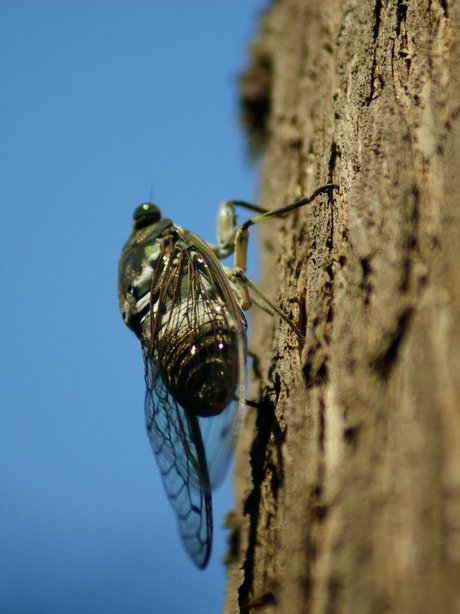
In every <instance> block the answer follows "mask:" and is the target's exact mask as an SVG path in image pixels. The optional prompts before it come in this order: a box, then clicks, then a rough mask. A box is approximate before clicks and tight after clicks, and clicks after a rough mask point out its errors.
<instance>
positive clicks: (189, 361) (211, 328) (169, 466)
mask: <svg viewBox="0 0 460 614" xmlns="http://www.w3.org/2000/svg"><path fill="white" fill-rule="evenodd" d="M134 219H135V223H134V228H133V232H132V234H131V236H130V238H129V239H128V242H127V244H126V246H125V248H124V250H123V253H122V257H121V261H120V270H119V300H120V309H121V312H122V315H123V318H124V320H125V322H126V324H127V325H128V326H129V327H130V328H132V330H133V331H134V332H135V333H136V335H137V336H138V337H139V339H140V340H141V344H142V349H143V353H144V360H145V364H146V372H145V378H146V386H147V392H146V401H145V412H146V421H147V430H148V434H149V437H150V441H151V444H152V447H153V449H154V452H155V455H156V458H157V462H158V465H159V467H160V470H161V472H162V475H163V481H164V484H165V488H166V491H167V493H168V496H169V499H170V501H171V504H172V506H173V508H174V510H175V512H176V514H177V518H178V522H179V526H180V531H181V535H182V538H183V541H184V543H185V546H186V548H187V550H188V551H189V553H190V554H191V556H192V558H193V559H194V560H195V562H196V563H197V564H198V565H199V566H200V567H203V566H204V565H205V564H206V562H207V559H208V556H209V550H210V546H211V539H212V518H211V494H210V491H211V487H212V486H214V485H215V484H216V483H217V482H218V481H219V479H220V478H221V477H222V474H223V471H224V468H225V465H226V462H227V460H228V458H229V454H230V452H231V449H232V447H233V444H234V436H235V423H236V416H237V413H238V408H242V406H243V403H244V396H243V395H244V363H245V351H246V347H245V345H246V337H245V327H246V323H245V318H244V315H243V313H242V311H241V309H240V307H239V304H238V300H237V297H236V295H235V289H234V288H233V286H232V285H231V283H230V282H229V280H228V278H227V276H226V274H225V272H224V269H223V268H222V266H221V265H220V264H219V261H218V259H217V258H216V256H215V255H214V253H213V251H212V249H211V248H210V247H209V246H208V245H207V244H206V243H204V242H203V241H201V239H199V238H198V237H197V236H196V235H194V234H193V233H191V232H189V231H186V230H183V229H182V228H179V227H177V226H175V225H174V224H173V223H172V222H171V221H170V220H167V219H165V218H162V217H161V214H160V211H159V210H158V208H157V207H155V206H154V205H151V204H145V205H141V206H140V207H138V209H136V211H135V215H134Z"/></svg>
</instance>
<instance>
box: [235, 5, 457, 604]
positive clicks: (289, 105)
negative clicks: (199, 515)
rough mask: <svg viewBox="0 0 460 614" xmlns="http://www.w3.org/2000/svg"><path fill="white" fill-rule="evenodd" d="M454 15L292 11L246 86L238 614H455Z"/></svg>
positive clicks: (332, 8) (263, 38)
mask: <svg viewBox="0 0 460 614" xmlns="http://www.w3.org/2000/svg"><path fill="white" fill-rule="evenodd" d="M459 21H460V15H459V7H458V4H455V3H454V2H448V1H447V0H444V1H439V0H430V1H429V0H425V1H421V2H415V1H412V0H399V1H398V0H387V1H386V2H383V1H380V0H373V1H370V0H366V1H361V0H359V1H358V0H354V1H345V0H342V1H340V0H322V2H318V1H317V0H309V1H308V2H307V1H305V0H279V1H278V2H276V3H275V4H274V6H273V7H272V9H271V10H270V11H269V12H268V13H267V14H266V15H265V16H264V17H263V20H262V23H261V30H260V32H259V34H258V35H257V38H256V40H255V43H254V52H253V63H252V65H251V66H250V68H249V69H248V71H247V73H246V75H245V77H244V78H243V81H242V89H241V91H242V96H243V109H244V110H245V121H246V124H247V125H248V128H249V134H250V135H251V138H252V145H253V149H257V148H258V147H260V146H261V145H263V147H264V161H263V171H262V179H261V202H260V204H261V205H262V206H264V207H267V208H275V207H278V206H281V205H282V204H285V203H287V202H289V201H290V200H292V199H293V198H294V197H297V196H299V195H301V194H302V195H304V194H305V195H306V194H309V193H311V192H312V191H313V190H314V189H315V188H316V187H318V186H319V185H321V184H324V183H326V182H329V181H334V182H335V183H338V184H339V185H340V191H339V192H335V193H334V194H333V195H332V198H328V197H327V196H323V197H320V198H319V199H318V200H317V201H316V202H315V203H313V204H312V205H310V206H308V207H306V208H305V209H303V210H299V211H298V212H296V213H294V214H292V215H290V216H288V217H286V218H285V219H283V220H281V221H277V222H273V223H272V222H267V223H266V224H265V225H261V228H260V232H259V234H260V237H261V243H262V250H263V255H264V256H263V257H264V261H263V268H262V272H261V280H260V285H261V287H263V289H264V290H265V291H266V292H267V293H268V294H270V295H271V296H273V297H274V298H277V299H278V300H279V303H280V305H281V306H282V307H283V308H284V309H285V310H286V311H288V312H289V313H291V315H292V317H293V319H294V320H295V321H296V323H298V325H299V326H301V327H303V329H304V330H305V331H306V338H307V341H306V343H305V345H304V346H303V347H302V346H301V344H300V343H299V340H298V339H297V338H296V337H295V335H294V334H293V333H292V332H291V331H290V330H289V329H288V327H287V326H286V325H285V324H284V323H279V322H278V320H277V319H276V318H270V317H269V316H267V315H265V314H263V313H260V312H258V313H257V314H255V315H254V316H253V321H254V326H253V329H254V331H255V334H254V337H253V339H252V341H251V346H252V349H253V350H254V351H255V353H256V355H257V357H258V358H257V361H256V363H255V371H256V376H255V378H254V383H253V385H252V390H251V393H252V395H253V396H254V397H257V398H258V399H259V402H260V407H259V408H258V409H257V410H255V409H250V410H248V415H247V425H246V427H245V428H243V432H242V435H241V439H240V442H239V449H238V451H237V469H236V486H235V488H236V498H237V508H236V510H235V513H234V515H233V519H232V522H233V545H234V548H233V550H232V552H231V555H229V561H228V590H227V602H226V609H225V611H226V612H227V613H232V614H233V613H234V612H258V613H259V612H264V613H265V612H267V613H268V612H276V613H286V614H293V613H297V612H328V613H332V612H344V613H353V614H356V613H361V612H369V613H375V612H384V611H385V612H397V613H398V614H399V613H405V612H408V613H409V612H411V613H412V612H414V613H415V612H417V614H419V613H420V612H427V613H428V612H429V613H434V612H436V613H437V612H449V613H450V612H460V207H459V206H458V202H457V201H458V200H459V198H460V197H459V194H460V168H459V161H460V147H459V146H460V118H459V109H460V61H459V60H460V51H459V44H458V41H457V40H456V39H455V38H454V34H455V35H458V32H459Z"/></svg>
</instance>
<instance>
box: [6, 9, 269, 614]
mask: <svg viewBox="0 0 460 614" xmlns="http://www.w3.org/2000/svg"><path fill="white" fill-rule="evenodd" d="M265 4H266V2H265V0H238V1H233V2H223V1H221V2H219V1H216V0H200V1H199V2H187V1H186V0H181V1H179V0H168V1H167V0H145V1H141V0H134V1H132V2H128V1H126V0H125V1H124V2H120V1H114V0H112V1H110V2H109V1H107V0H106V1H94V0H93V1H89V0H83V1H82V0H80V1H79V2H76V1H73V2H71V1H70V0H69V1H64V0H62V1H58V0H56V1H54V2H51V1H49V0H48V1H39V0H29V1H27V2H26V1H24V0H10V1H9V2H8V1H3V2H1V3H0V46H1V50H0V74H1V82H2V94H1V98H0V113H1V124H2V128H1V138H0V161H1V164H0V168H1V182H0V209H1V226H0V233H1V237H0V244H1V249H2V257H1V260H0V267H1V271H0V279H1V280H2V286H3V292H2V306H1V313H2V317H1V344H2V358H1V362H2V368H1V374H2V375H1V380H0V381H1V387H0V402H1V409H0V412H1V414H0V418H1V420H0V486H1V495H0V611H1V612H5V613H8V614H12V613H18V614H19V613H20V614H32V613H33V614H38V613H39V614H49V613H78V614H81V613H86V612H91V613H92V612H98V613H105V612H107V613H111V614H117V613H119V612H120V613H122V612H123V613H128V612H129V613H131V612H133V613H135V614H142V613H144V612H145V613H147V612H149V613H150V612H152V613H155V614H162V613H163V612H167V613H169V614H173V613H176V612H177V613H180V612H187V613H189V612H194V613H197V614H200V613H208V612H209V613H214V612H220V610H221V607H222V604H223V592H224V568H223V567H222V565H221V558H222V556H223V554H224V551H225V540H226V536H227V535H226V532H225V531H224V530H223V529H221V528H220V525H221V523H222V519H223V517H224V515H225V513H226V512H227V511H228V509H229V508H230V507H231V498H230V497H231V494H230V490H231V486H230V482H229V481H227V483H226V484H225V485H224V487H223V489H221V490H220V491H218V492H217V495H216V496H215V498H214V503H215V514H214V520H215V527H216V537H215V543H214V549H213V554H212V560H211V563H210V566H209V568H208V569H207V570H206V571H204V572H200V571H198V570H196V569H195V568H194V566H193V564H192V563H191V561H190V560H189V559H188V557H187V555H186V553H185V552H184V550H183V548H182V545H181V543H180V540H179V537H178V534H177V530H176V522H175V518H174V515H173V512H172V510H171V509H170V507H169V505H168V503H167V501H166V498H165V495H164V493H163V489H162V485H161V482H160V478H159V476H158V471H157V467H156V464H155V460H154V458H153V455H152V452H151V450H150V447H149V443H148V440H147V436H146V434H145V427H144V416H143V397H144V383H143V366H142V359H141V354H140V348H139V344H138V342H137V340H136V338H135V337H134V336H133V335H132V334H131V333H130V332H129V331H128V329H126V328H125V326H124V325H123V323H122V321H121V318H120V316H119V313H118V305H117V297H116V281H117V265H118V258H119V254H120V250H121V247H122V245H123V243H124V241H125V240H126V238H127V235H128V233H129V232H130V228H131V215H132V211H133V209H134V207H135V206H136V205H137V204H139V203H140V202H142V201H144V200H147V199H149V198H150V197H151V193H152V192H153V199H154V201H155V202H156V203H157V204H158V205H159V206H161V208H162V210H163V212H164V214H165V215H167V216H168V217H171V218H173V219H174V220H175V221H176V223H178V224H180V225H183V226H186V227H188V228H190V229H191V230H194V231H195V232H197V233H198V234H200V235H201V236H202V237H203V238H205V239H207V240H213V239H214V216H215V210H216V206H217V203H218V202H219V201H220V200H222V199H228V198H243V199H246V200H252V199H254V196H255V178H254V173H255V172H254V169H251V168H250V166H249V164H248V163H247V158H246V155H245V147H244V137H243V134H242V132H241V130H240V129H239V126H238V122H237V102H236V101H237V82H236V77H237V75H238V73H239V72H240V71H241V70H242V69H244V67H245V64H246V58H247V48H248V44H249V40H250V35H251V33H252V32H253V31H254V29H255V27H256V19H257V16H258V13H259V11H260V10H261V9H262V8H263V7H264V6H265Z"/></svg>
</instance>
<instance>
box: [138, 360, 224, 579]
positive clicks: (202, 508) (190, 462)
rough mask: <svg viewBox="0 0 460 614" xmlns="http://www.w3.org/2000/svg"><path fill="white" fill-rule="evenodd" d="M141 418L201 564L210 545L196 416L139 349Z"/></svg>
mask: <svg viewBox="0 0 460 614" xmlns="http://www.w3.org/2000/svg"><path fill="white" fill-rule="evenodd" d="M144 359H145V365H146V367H145V380H146V385H147V391H146V396H145V420H146V426H147V433H148V436H149V439H150V444H151V446H152V449H153V451H154V453H155V456H156V459H157V463H158V467H159V469H160V472H161V476H162V478H163V483H164V487H165V490H166V493H167V495H168V498H169V501H170V502H171V505H172V507H173V509H174V511H175V513H176V516H177V521H178V524H179V531H180V534H181V537H182V541H183V543H184V545H185V548H186V550H187V552H188V553H189V554H190V556H191V557H192V559H193V561H194V562H195V564H196V565H197V566H198V567H200V568H203V567H205V566H206V564H207V562H208V559H209V554H210V551H211V544H212V503H211V487H210V482H209V476H208V470H207V462H206V456H205V451H204V447H203V442H202V438H201V433H200V428H199V425H198V418H196V416H190V415H187V413H186V412H185V411H184V409H183V408H182V407H181V406H180V405H179V404H178V403H177V402H176V401H175V400H174V398H173V397H172V396H171V394H170V393H169V392H168V390H167V389H166V387H165V385H164V384H163V382H162V380H161V378H160V377H159V376H158V375H157V374H156V372H155V369H154V368H153V366H152V364H151V362H150V360H149V359H148V358H147V355H146V353H145V350H144Z"/></svg>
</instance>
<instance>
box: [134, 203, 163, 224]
mask: <svg viewBox="0 0 460 614" xmlns="http://www.w3.org/2000/svg"><path fill="white" fill-rule="evenodd" d="M133 219H134V222H135V225H136V226H147V225H149V224H155V223H156V222H159V221H160V219H161V211H160V209H159V208H158V207H157V206H156V205H153V204H152V203H142V205H139V206H138V207H136V209H134V213H133Z"/></svg>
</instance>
